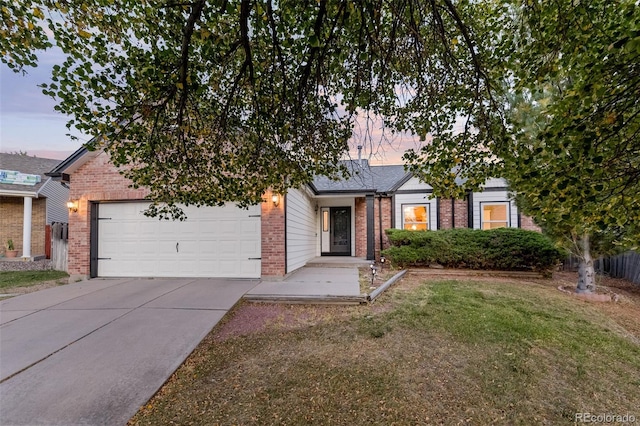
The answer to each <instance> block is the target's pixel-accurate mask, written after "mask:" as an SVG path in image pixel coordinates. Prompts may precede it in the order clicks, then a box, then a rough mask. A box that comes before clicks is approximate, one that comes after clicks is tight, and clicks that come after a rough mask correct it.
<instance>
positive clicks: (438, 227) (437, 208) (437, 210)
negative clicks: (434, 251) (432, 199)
mask: <svg viewBox="0 0 640 426" xmlns="http://www.w3.org/2000/svg"><path fill="white" fill-rule="evenodd" d="M429 228H431V224H429ZM436 229H440V197H436Z"/></svg>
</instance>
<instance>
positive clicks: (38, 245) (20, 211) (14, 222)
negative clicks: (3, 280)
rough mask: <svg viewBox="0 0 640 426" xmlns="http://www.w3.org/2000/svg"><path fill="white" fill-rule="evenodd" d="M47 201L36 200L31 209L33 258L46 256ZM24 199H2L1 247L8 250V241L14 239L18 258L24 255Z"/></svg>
mask: <svg viewBox="0 0 640 426" xmlns="http://www.w3.org/2000/svg"><path fill="white" fill-rule="evenodd" d="M46 215H47V200H46V199H45V198H34V199H33V200H32V207H31V256H44V254H45V229H46ZM23 218H24V199H23V198H22V197H0V247H2V249H1V250H2V252H4V250H5V249H6V246H7V240H9V239H12V240H13V244H14V246H15V249H16V250H18V256H22V254H23V246H22V226H23V225H22V222H23Z"/></svg>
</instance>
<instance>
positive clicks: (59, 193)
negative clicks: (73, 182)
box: [39, 178, 69, 225]
mask: <svg viewBox="0 0 640 426" xmlns="http://www.w3.org/2000/svg"><path fill="white" fill-rule="evenodd" d="M39 193H40V194H41V195H42V196H44V197H47V225H51V224H52V223H53V222H61V223H68V222H69V209H67V201H68V200H69V188H67V187H66V186H63V185H62V183H60V182H58V181H54V180H53V179H51V178H50V179H48V180H47V182H45V184H44V185H43V186H42V188H40V192H39Z"/></svg>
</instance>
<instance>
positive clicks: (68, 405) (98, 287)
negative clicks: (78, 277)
mask: <svg viewBox="0 0 640 426" xmlns="http://www.w3.org/2000/svg"><path fill="white" fill-rule="evenodd" d="M256 284H258V281H251V280H225V279H187V278H156V279H132V278H129V279H94V280H91V281H85V282H80V283H75V284H70V285H66V286H61V287H56V288H50V289H48V290H44V291H40V292H36V293H30V294H27V295H24V296H19V297H15V298H12V299H8V300H5V301H2V302H0V424H2V425H40V424H43V425H124V424H126V422H127V420H129V418H130V417H131V416H133V414H135V413H136V411H137V410H138V408H139V407H140V406H141V405H142V404H144V403H145V402H146V401H147V400H148V399H149V398H150V397H151V396H152V395H153V394H154V393H155V392H156V391H157V390H158V389H159V388H160V387H161V386H162V385H163V383H164V382H165V381H166V380H167V379H168V378H169V376H170V375H171V374H172V373H173V372H174V371H175V369H176V368H177V367H178V366H180V364H182V362H183V361H184V360H185V358H186V357H187V356H188V355H189V354H190V353H191V352H192V351H193V349H194V348H195V347H196V346H197V345H198V343H200V341H201V340H202V339H203V338H204V337H205V336H206V335H207V334H208V333H209V332H210V331H211V329H212V328H213V326H214V325H215V324H216V323H217V322H218V321H219V320H220V319H221V318H222V317H223V316H224V314H225V313H226V312H227V311H228V310H229V309H230V308H231V307H232V306H233V305H234V304H235V303H236V302H237V301H238V300H239V299H240V298H241V297H242V295H244V294H245V293H246V292H247V291H249V290H251V289H252V288H253V287H255V285H256Z"/></svg>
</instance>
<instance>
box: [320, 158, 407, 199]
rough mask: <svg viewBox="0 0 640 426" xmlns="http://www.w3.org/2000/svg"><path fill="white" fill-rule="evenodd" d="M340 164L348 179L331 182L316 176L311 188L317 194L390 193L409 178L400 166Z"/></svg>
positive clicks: (357, 163) (361, 162)
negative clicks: (345, 170)
mask: <svg viewBox="0 0 640 426" xmlns="http://www.w3.org/2000/svg"><path fill="white" fill-rule="evenodd" d="M341 164H342V165H344V166H345V167H346V168H347V170H348V171H349V177H348V178H346V179H340V180H332V179H329V178H328V177H326V176H316V177H315V178H314V180H313V188H314V189H315V190H316V192H317V193H318V194H322V193H353V192H356V193H357V192H378V193H385V192H392V191H394V190H396V189H397V188H398V187H399V186H400V185H402V184H403V183H404V182H406V181H407V180H408V179H409V178H410V177H411V174H410V173H407V172H405V171H404V166H402V165H396V166H371V165H369V162H368V161H367V160H348V161H343V162H341Z"/></svg>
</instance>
